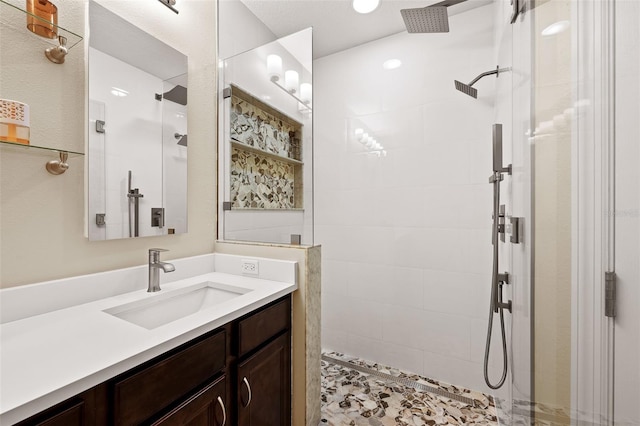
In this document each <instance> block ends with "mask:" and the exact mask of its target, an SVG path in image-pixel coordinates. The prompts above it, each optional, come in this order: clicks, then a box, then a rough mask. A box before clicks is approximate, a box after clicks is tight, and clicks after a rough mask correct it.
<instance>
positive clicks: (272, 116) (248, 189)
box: [229, 85, 304, 210]
mask: <svg viewBox="0 0 640 426" xmlns="http://www.w3.org/2000/svg"><path fill="white" fill-rule="evenodd" d="M230 88H231V113H230V123H229V124H230V126H229V127H230V137H231V171H230V185H231V208H232V209H276V210H277V209H280V210H291V209H302V208H303V197H302V191H303V185H302V168H303V165H304V164H303V162H302V161H301V158H302V150H301V136H302V124H300V123H299V122H297V121H295V120H293V119H292V118H290V117H288V116H286V115H285V114H283V113H282V112H280V111H278V110H276V109H275V108H273V107H271V106H270V105H268V104H266V103H265V102H263V101H261V100H259V99H257V98H256V97H254V96H252V95H251V94H249V93H247V92H245V91H243V90H242V89H240V88H238V87H237V86H234V85H232V86H230Z"/></svg>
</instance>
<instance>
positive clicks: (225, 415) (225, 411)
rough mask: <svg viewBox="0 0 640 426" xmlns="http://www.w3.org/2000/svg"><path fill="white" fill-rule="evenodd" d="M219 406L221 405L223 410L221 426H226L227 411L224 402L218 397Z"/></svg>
mask: <svg viewBox="0 0 640 426" xmlns="http://www.w3.org/2000/svg"><path fill="white" fill-rule="evenodd" d="M218 404H220V408H222V424H221V425H220V426H224V425H225V424H226V423H227V410H226V409H225V408H224V402H223V401H222V398H220V397H218Z"/></svg>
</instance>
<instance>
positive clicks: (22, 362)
mask: <svg viewBox="0 0 640 426" xmlns="http://www.w3.org/2000/svg"><path fill="white" fill-rule="evenodd" d="M205 281H210V282H214V283H220V284H223V285H228V286H234V287H239V288H242V289H244V290H248V292H247V293H245V294H241V295H239V296H237V297H235V298H233V299H231V300H228V301H224V302H222V303H219V304H217V305H214V306H212V307H210V308H207V309H204V310H201V311H199V312H196V313H194V314H191V315H188V316H185V317H182V318H180V319H178V320H175V321H173V322H170V323H168V324H165V325H161V326H159V327H157V328H154V329H151V330H149V329H146V328H144V327H141V326H138V325H135V324H133V323H130V322H127V321H125V320H123V319H120V318H118V317H115V316H113V315H110V314H108V313H106V312H103V311H104V310H106V309H110V308H114V307H116V306H119V305H122V304H124V303H129V302H135V301H139V300H144V299H151V298H154V297H158V296H163V297H167V296H166V295H167V294H168V293H170V292H172V291H177V290H178V291H179V289H181V288H184V287H187V286H191V285H195V284H198V283H202V282H205ZM296 288H297V284H295V283H290V282H279V281H271V280H267V279H259V278H247V277H244V276H239V275H232V274H228V273H222V272H211V273H207V274H204V275H199V276H196V277H191V278H186V279H182V280H179V281H175V282H171V283H166V284H163V285H162V291H160V292H158V293H147V292H146V289H144V290H136V291H133V292H129V293H124V294H119V295H115V296H112V297H107V298H103V299H100V300H96V301H91V302H89V303H84V304H81V305H76V306H71V307H67V308H64V309H59V310H55V311H52V312H47V313H43V314H40V315H35V316H31V317H28V318H24V319H20V320H17V321H12V322H7V323H4V324H2V325H1V326H0V341H1V351H0V354H1V356H0V424H2V425H10V424H13V423H15V422H17V421H20V420H22V419H25V418H27V417H29V416H31V415H33V414H35V413H38V412H40V411H42V410H43V409H46V408H48V407H50V406H52V405H54V404H56V403H58V402H61V401H64V400H65V399H67V398H69V397H71V396H73V395H76V394H78V393H80V392H82V391H84V390H87V389H89V388H91V387H93V386H95V385H97V384H100V383H102V382H104V381H106V380H108V379H110V378H112V377H114V376H116V375H118V374H120V373H122V372H125V371H127V370H128V369H130V368H132V367H134V366H136V365H139V364H140V363H142V362H145V361H147V360H150V359H152V358H153V357H155V356H157V355H160V354H162V353H164V352H166V351H168V350H170V349H172V348H174V347H177V346H179V345H180V344H182V343H185V342H187V341H189V340H191V339H193V338H195V337H197V336H199V335H202V334H203V333H206V332H207V331H210V330H214V329H216V328H218V327H220V326H222V325H224V324H226V323H227V322H229V321H232V320H234V319H236V318H239V317H240V316H242V315H244V314H246V313H249V312H251V311H253V310H255V309H257V308H259V307H261V306H263V305H265V304H267V303H269V302H271V301H274V300H276V299H278V298H280V297H282V296H284V295H286V294H289V293H291V292H293V291H294V290H295V289H296Z"/></svg>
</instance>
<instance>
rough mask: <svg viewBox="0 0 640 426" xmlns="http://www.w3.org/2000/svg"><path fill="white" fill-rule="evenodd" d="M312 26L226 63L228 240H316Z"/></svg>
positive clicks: (223, 155) (222, 215)
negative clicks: (313, 165) (313, 175)
mask: <svg viewBox="0 0 640 426" xmlns="http://www.w3.org/2000/svg"><path fill="white" fill-rule="evenodd" d="M311 45H312V30H311V28H309V29H306V30H303V31H300V32H298V33H295V34H292V35H289V36H287V37H283V38H280V39H278V40H276V41H273V42H270V43H267V44H264V45H262V46H260V47H257V48H255V49H252V50H249V51H246V52H244V53H241V54H238V55H235V56H232V57H229V58H227V59H225V60H224V61H223V63H222V64H221V65H222V66H221V69H222V72H221V73H220V76H221V79H220V87H221V88H222V96H221V99H220V110H221V111H222V114H221V115H220V119H221V122H220V123H219V128H220V130H221V134H220V141H221V143H220V144H219V150H220V152H219V154H220V155H219V158H220V161H221V163H220V173H221V174H220V182H221V184H220V185H219V190H220V194H219V197H220V199H221V200H223V203H222V205H221V210H220V212H219V215H218V220H219V222H220V224H221V227H220V229H222V231H223V233H222V235H221V237H222V238H223V239H225V240H238V241H258V242H269V243H281V244H305V245H311V244H313V205H312V202H313V196H312V194H313V191H312V187H313V182H312V151H313V150H312V142H313V132H312V123H313V113H312V112H313V111H312V108H313V107H312V95H313V94H312V78H313V73H312V55H311Z"/></svg>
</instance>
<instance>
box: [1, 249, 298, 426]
mask: <svg viewBox="0 0 640 426" xmlns="http://www.w3.org/2000/svg"><path fill="white" fill-rule="evenodd" d="M172 263H174V264H175V269H176V272H174V273H172V274H175V276H174V277H173V278H176V280H175V281H168V280H170V279H171V274H163V275H162V276H161V281H162V282H161V288H162V290H161V291H159V292H156V293H148V292H147V291H146V287H147V285H146V279H147V272H148V270H147V268H146V267H144V266H140V267H135V268H127V269H122V270H117V271H110V272H106V273H100V274H94V275H87V276H83V277H74V278H70V279H64V280H58V281H51V282H47V283H39V284H33V285H30V286H23V287H19V288H16V289H6V290H3V291H2V297H1V298H0V303H1V305H2V306H1V307H2V313H1V315H2V317H1V319H2V325H1V326H0V327H1V328H0V340H1V348H0V350H1V357H0V362H1V368H2V376H3V377H2V382H1V384H2V392H1V393H0V410H1V411H0V423H1V424H3V425H5V424H6V425H12V424H19V425H65V426H73V425H107V424H115V425H132V424H154V425H173V424H193V425H196V424H197V425H216V426H221V425H238V426H240V425H255V424H258V423H257V422H259V424H262V425H264V424H268V425H290V424H291V412H292V411H291V406H292V403H291V400H292V384H291V383H292V382H291V377H292V373H291V371H292V367H291V365H292V363H291V358H292V350H291V348H292V340H291V337H292V320H291V318H292V295H291V293H292V292H294V291H295V290H296V289H297V288H298V287H297V270H296V268H297V263H296V262H293V261H276V260H271V259H265V258H247V257H245V256H242V257H241V256H232V255H222V254H212V255H204V256H196V257H194V258H186V259H178V260H174V261H172ZM246 264H250V265H252V267H254V268H255V271H251V274H247V273H246V268H247V267H246ZM254 272H255V273H254ZM189 275H192V276H189Z"/></svg>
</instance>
